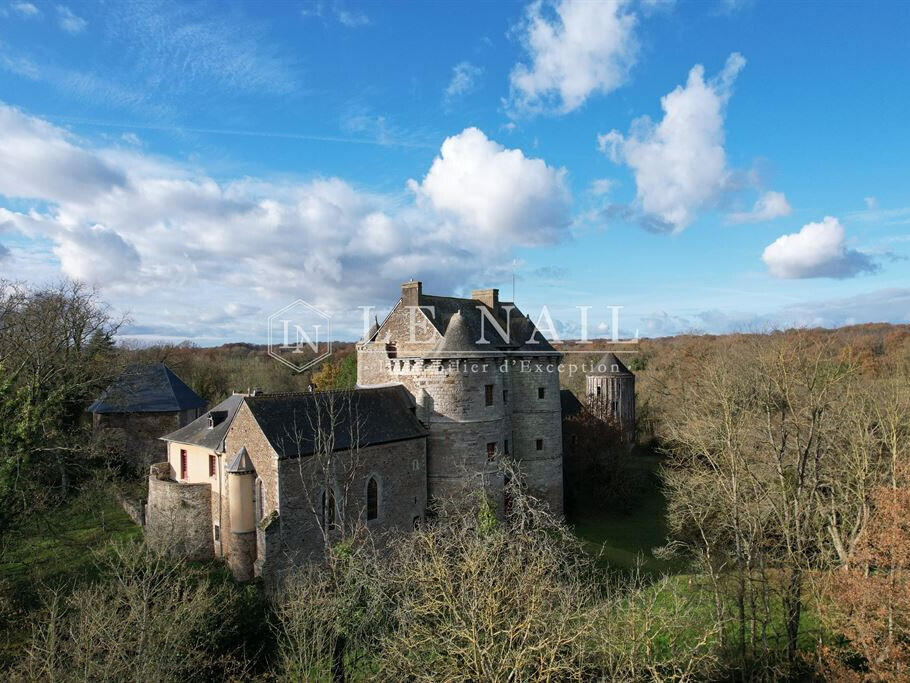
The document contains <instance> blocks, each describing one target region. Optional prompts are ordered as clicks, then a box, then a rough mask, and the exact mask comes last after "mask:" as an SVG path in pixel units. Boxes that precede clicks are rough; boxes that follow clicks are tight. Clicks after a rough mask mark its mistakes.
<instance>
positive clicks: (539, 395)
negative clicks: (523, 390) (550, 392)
mask: <svg viewBox="0 0 910 683" xmlns="http://www.w3.org/2000/svg"><path fill="white" fill-rule="evenodd" d="M543 393H544V391H543V387H537V398H543Z"/></svg>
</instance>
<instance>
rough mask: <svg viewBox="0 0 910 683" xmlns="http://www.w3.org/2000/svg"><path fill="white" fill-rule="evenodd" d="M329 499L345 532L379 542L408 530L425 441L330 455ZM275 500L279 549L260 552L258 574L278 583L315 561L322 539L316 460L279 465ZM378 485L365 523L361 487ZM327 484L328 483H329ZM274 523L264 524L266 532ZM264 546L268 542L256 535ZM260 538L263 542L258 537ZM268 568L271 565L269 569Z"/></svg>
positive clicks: (420, 508) (422, 495) (421, 480)
mask: <svg viewBox="0 0 910 683" xmlns="http://www.w3.org/2000/svg"><path fill="white" fill-rule="evenodd" d="M335 458H336V460H335V466H334V468H333V471H334V472H336V476H335V477H334V481H335V485H334V488H335V497H336V502H337V507H338V509H339V518H343V519H344V520H345V525H346V527H347V528H348V529H351V528H354V527H356V526H357V525H360V524H363V525H366V527H367V528H369V529H370V530H371V532H373V533H374V534H376V537H377V539H382V537H383V535H384V533H385V532H388V531H391V530H393V529H396V530H402V531H404V530H410V529H413V528H414V524H415V520H416V521H417V522H419V521H421V520H423V518H424V514H425V511H426V506H427V498H426V491H427V479H426V476H427V475H426V439H424V438H418V439H408V440H406V441H397V442H393V443H388V444H380V445H377V446H369V447H366V448H362V449H360V451H359V452H357V453H350V452H338V453H336V454H335ZM278 468H279V479H280V486H279V489H280V492H281V495H280V501H279V508H278V516H277V520H276V522H277V528H278V533H277V536H278V541H279V545H280V547H279V548H278V550H277V551H276V549H275V548H274V547H271V548H269V547H264V548H263V547H261V546H262V544H261V545H260V548H259V552H263V551H264V552H265V553H266V557H265V558H264V564H265V565H266V567H264V568H263V569H261V572H262V574H263V576H264V577H265V578H266V579H270V580H276V579H280V577H281V576H283V575H284V574H285V573H286V572H287V571H288V570H289V569H290V568H292V567H294V566H297V565H300V564H302V563H304V562H306V561H308V560H310V559H312V558H316V557H320V556H321V553H322V551H323V549H324V536H323V533H322V530H321V528H320V522H321V519H320V510H319V508H320V502H321V499H322V492H323V490H324V484H325V481H326V478H325V474H324V471H323V467H322V466H321V465H320V463H319V462H318V458H315V457H312V456H310V457H306V458H303V459H302V460H301V459H298V458H286V459H282V460H280V461H279V464H278ZM371 477H375V478H376V481H377V483H378V503H379V505H378V517H377V519H375V520H367V519H366V490H367V482H368V480H369V479H370V478H371ZM330 479H331V478H330ZM272 524H275V522H272V521H269V523H268V527H267V528H268V529H272ZM261 526H262V525H260V534H259V536H260V538H261V539H263V540H264V541H265V544H268V543H270V542H273V540H274V539H271V540H270V539H268V537H267V536H266V534H264V533H262V531H264V530H262V529H261ZM263 537H264V538H263ZM268 565H271V566H270V567H269V566H268Z"/></svg>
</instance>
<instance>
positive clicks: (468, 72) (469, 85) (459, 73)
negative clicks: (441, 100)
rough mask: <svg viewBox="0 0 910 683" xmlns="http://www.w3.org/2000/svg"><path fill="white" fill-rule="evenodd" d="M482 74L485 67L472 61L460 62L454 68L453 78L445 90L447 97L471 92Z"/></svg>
mask: <svg viewBox="0 0 910 683" xmlns="http://www.w3.org/2000/svg"><path fill="white" fill-rule="evenodd" d="M481 75H483V69H482V68H480V67H479V66H474V65H473V64H471V63H470V62H459V63H458V64H456V65H455V66H454V68H453V69H452V80H451V81H449V85H448V87H446V91H445V95H446V98H448V99H451V98H454V97H458V96H459V95H466V94H467V93H469V92H471V91H472V90H474V88H475V87H476V85H477V79H478V78H480V76H481Z"/></svg>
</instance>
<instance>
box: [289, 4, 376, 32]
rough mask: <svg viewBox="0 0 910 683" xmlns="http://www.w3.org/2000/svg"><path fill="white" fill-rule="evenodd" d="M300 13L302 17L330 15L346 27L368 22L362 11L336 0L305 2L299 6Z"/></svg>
mask: <svg viewBox="0 0 910 683" xmlns="http://www.w3.org/2000/svg"><path fill="white" fill-rule="evenodd" d="M300 14H301V15H302V16H304V17H320V18H323V19H324V18H325V17H330V18H333V19H335V20H336V21H337V22H338V23H339V24H341V25H342V26H347V27H348V28H359V27H361V26H367V25H369V23H370V18H369V17H368V16H367V15H366V14H365V13H364V12H361V11H359V10H350V9H347V8H346V7H345V6H344V5H343V4H342V3H341V2H339V1H338V0H334V2H325V1H324V0H312V1H310V2H306V3H304V5H303V7H302V8H301V10H300Z"/></svg>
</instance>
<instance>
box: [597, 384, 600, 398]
mask: <svg viewBox="0 0 910 683" xmlns="http://www.w3.org/2000/svg"><path fill="white" fill-rule="evenodd" d="M597 395H598V396H600V385H599V384H598V385H597Z"/></svg>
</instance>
